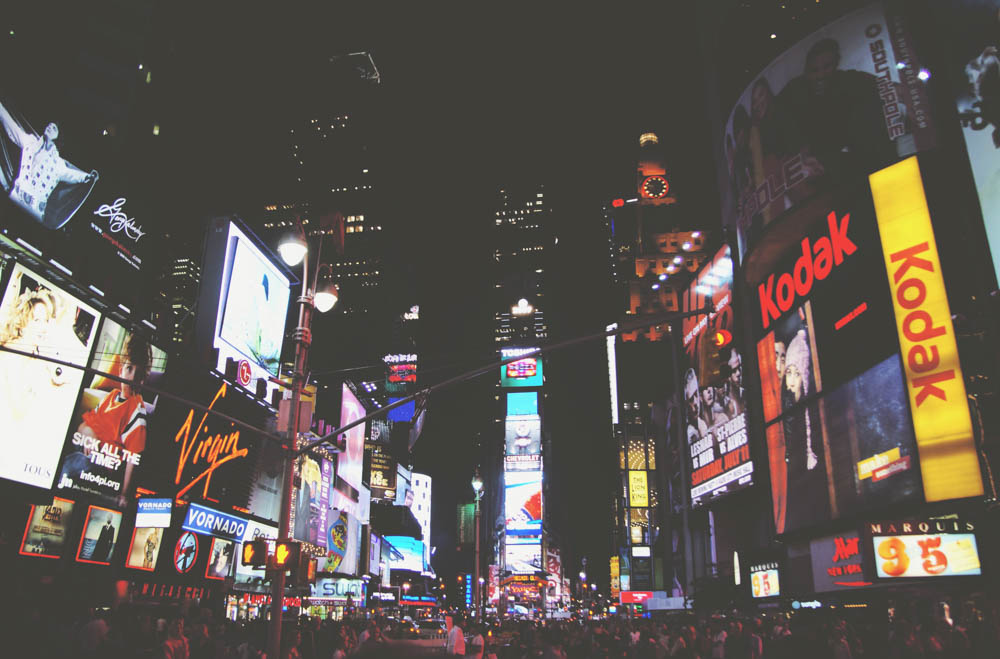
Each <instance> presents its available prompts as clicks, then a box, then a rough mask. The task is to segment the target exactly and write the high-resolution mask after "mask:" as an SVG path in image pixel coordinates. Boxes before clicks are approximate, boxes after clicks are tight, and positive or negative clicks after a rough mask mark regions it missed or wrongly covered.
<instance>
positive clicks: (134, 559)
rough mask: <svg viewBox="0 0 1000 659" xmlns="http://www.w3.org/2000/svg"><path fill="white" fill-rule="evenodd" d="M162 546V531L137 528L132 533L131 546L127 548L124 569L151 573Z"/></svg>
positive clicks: (155, 528) (156, 528)
mask: <svg viewBox="0 0 1000 659" xmlns="http://www.w3.org/2000/svg"><path fill="white" fill-rule="evenodd" d="M162 545H163V529H162V528H160V527H154V528H147V527H141V526H137V527H136V528H135V529H134V530H133V531H132V544H131V545H130V546H129V550H128V558H126V559H125V567H131V568H135V569H136V570H146V571H147V572H152V571H153V570H155V569H156V560H157V558H159V556H160V547H161V546H162Z"/></svg>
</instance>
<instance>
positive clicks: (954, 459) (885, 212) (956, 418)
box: [869, 156, 983, 501]
mask: <svg viewBox="0 0 1000 659" xmlns="http://www.w3.org/2000/svg"><path fill="white" fill-rule="evenodd" d="M869 179H870V182H871V189H872V198H873V199H874V201H875V215H876V217H877V219H878V228H879V233H880V234H881V236H882V252H883V256H884V257H885V267H886V271H887V272H888V274H889V288H890V290H891V292H892V305H893V308H894V309H895V312H896V330H897V332H898V333H899V346H900V349H901V356H902V359H903V367H904V369H905V372H906V386H907V389H908V391H909V395H910V412H911V413H912V415H913V430H914V434H915V435H916V440H917V452H918V453H919V455H920V470H921V474H922V476H923V480H924V497H925V498H926V499H927V501H943V500H946V499H959V498H963V497H972V496H979V495H982V494H983V479H982V474H981V473H980V470H979V457H978V455H977V453H976V447H975V442H974V441H973V436H972V420H971V418H970V417H969V407H968V401H967V399H966V394H965V383H964V380H963V377H962V367H961V365H960V363H959V359H958V346H957V344H956V341H955V328H954V327H953V326H952V323H951V309H950V308H949V306H948V297H947V294H946V292H945V288H944V278H943V277H942V275H941V260H940V257H939V256H938V250H937V243H936V242H935V240H934V231H933V229H932V228H931V216H930V211H929V209H928V208H927V198H926V197H925V196H924V186H923V181H922V180H921V178H920V166H919V165H918V164H917V158H916V156H913V157H911V158H907V159H906V160H903V161H901V162H898V163H896V164H895V165H892V166H890V167H886V168H885V169H882V170H880V171H877V172H875V173H874V174H872V175H871V176H870V177H869Z"/></svg>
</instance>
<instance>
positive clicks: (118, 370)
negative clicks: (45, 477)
mask: <svg viewBox="0 0 1000 659" xmlns="http://www.w3.org/2000/svg"><path fill="white" fill-rule="evenodd" d="M90 365H91V367H92V368H94V369H96V370H98V371H100V372H101V373H108V374H110V375H114V376H117V377H120V378H123V379H125V380H128V381H129V382H128V383H124V382H119V381H117V380H113V379H111V378H108V377H105V376H103V375H96V374H95V375H93V376H86V377H85V378H84V381H85V383H86V385H85V386H84V388H83V391H82V392H80V401H79V403H78V404H77V408H76V413H75V414H74V415H73V419H72V421H71V422H70V428H69V436H68V437H67V439H66V445H65V448H64V449H63V458H62V463H61V465H60V467H59V473H58V474H57V476H56V487H57V488H58V489H71V490H77V491H80V492H87V493H89V494H96V495H99V496H104V497H106V498H109V499H112V500H114V501H115V502H116V503H117V504H118V505H119V506H121V505H123V504H124V502H125V501H126V500H127V498H128V497H129V496H130V493H131V491H132V490H133V489H134V486H135V482H134V472H135V470H136V468H137V467H138V466H139V462H140V460H141V459H142V453H143V451H144V450H145V448H146V429H147V426H148V425H149V424H150V423H151V422H153V421H154V419H155V414H156V404H157V401H158V400H159V397H158V396H156V395H155V394H144V393H143V391H142V389H141V385H144V384H148V385H150V386H153V387H159V386H160V385H161V384H162V382H161V381H162V379H163V374H164V372H165V371H166V367H167V353H166V352H164V351H163V350H160V349H159V348H156V347H154V346H153V345H151V344H150V343H149V341H147V340H146V339H144V338H143V337H142V336H140V335H138V334H135V333H133V332H129V331H128V330H126V329H125V328H124V327H122V326H121V325H119V324H118V323H116V322H114V321H112V320H111V319H109V318H105V319H104V322H103V323H102V325H101V331H100V333H99V334H98V337H97V348H96V349H95V351H94V357H93V359H92V360H91V364H90Z"/></svg>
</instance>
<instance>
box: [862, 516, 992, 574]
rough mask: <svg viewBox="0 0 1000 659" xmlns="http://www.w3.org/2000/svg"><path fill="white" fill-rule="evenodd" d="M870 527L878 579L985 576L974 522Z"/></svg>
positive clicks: (954, 520) (874, 524)
mask: <svg viewBox="0 0 1000 659" xmlns="http://www.w3.org/2000/svg"><path fill="white" fill-rule="evenodd" d="M868 527H869V528H868V531H869V532H870V533H871V542H872V549H873V551H874V554H875V570H876V574H877V576H878V578H879V579H883V580H892V579H908V578H925V577H954V576H972V575H979V574H982V564H981V562H980V559H979V547H978V545H977V544H976V534H975V530H976V527H975V524H974V523H973V522H970V521H967V520H961V519H958V518H955V517H949V518H947V519H932V520H919V521H899V522H896V521H891V522H871V523H870V524H869V525H868Z"/></svg>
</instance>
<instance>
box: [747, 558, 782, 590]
mask: <svg viewBox="0 0 1000 659" xmlns="http://www.w3.org/2000/svg"><path fill="white" fill-rule="evenodd" d="M750 594H751V595H752V596H753V597H754V598H761V597H777V596H779V595H781V583H780V582H779V580H778V568H777V566H776V565H774V564H770V565H767V566H753V567H751V568H750Z"/></svg>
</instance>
